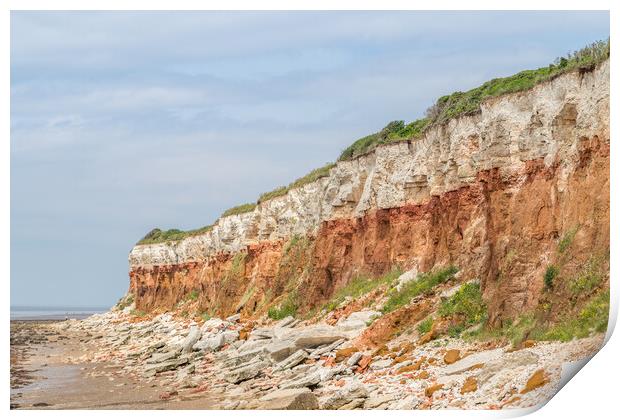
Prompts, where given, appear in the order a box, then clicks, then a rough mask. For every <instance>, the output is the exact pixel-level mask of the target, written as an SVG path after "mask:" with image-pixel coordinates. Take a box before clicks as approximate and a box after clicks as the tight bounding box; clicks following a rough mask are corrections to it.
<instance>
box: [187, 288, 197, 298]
mask: <svg viewBox="0 0 620 420" xmlns="http://www.w3.org/2000/svg"><path fill="white" fill-rule="evenodd" d="M198 296H199V292H198V290H192V291H191V292H189V293H188V294H187V296H185V300H196V299H198Z"/></svg>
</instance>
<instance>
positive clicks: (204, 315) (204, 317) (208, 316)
mask: <svg viewBox="0 0 620 420" xmlns="http://www.w3.org/2000/svg"><path fill="white" fill-rule="evenodd" d="M200 319H202V320H203V321H208V320H210V319H211V314H210V313H209V312H203V313H201V314H200Z"/></svg>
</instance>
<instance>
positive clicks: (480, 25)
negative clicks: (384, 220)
mask: <svg viewBox="0 0 620 420" xmlns="http://www.w3.org/2000/svg"><path fill="white" fill-rule="evenodd" d="M608 36H609V14H608V13H607V12H583V11H580V12H559V11H555V12H60V11H56V12H23V11H20V12H16V11H13V12H11V139H10V141H11V305H15V306H16V305H59V306H60V305H64V306H84V305H87V306H88V305H92V306H111V305H113V304H114V303H115V302H116V301H117V300H118V299H119V298H120V297H121V296H122V295H124V294H125V293H126V291H127V289H128V285H129V279H128V262H127V256H128V253H129V251H130V249H131V248H132V246H133V245H134V244H135V243H136V241H138V240H139V239H140V238H141V237H143V236H144V235H145V234H146V233H147V232H148V231H149V230H150V229H152V228H153V227H160V228H164V229H168V228H180V229H191V228H196V227H200V226H204V225H207V224H211V223H212V222H213V221H214V220H215V219H216V218H217V217H218V216H219V215H220V214H221V213H222V211H223V210H225V209H227V208H229V207H232V206H234V205H237V204H241V203H245V202H250V201H254V200H256V198H257V197H258V196H259V195H260V193H262V192H265V191H270V190H272V189H273V188H274V187H276V186H278V185H283V184H288V183H289V182H291V181H292V180H294V179H296V178H298V177H300V176H302V175H304V174H305V173H307V172H308V171H309V170H311V169H313V168H316V167H318V166H322V165H323V164H325V163H327V162H330V161H334V160H335V159H336V158H337V157H338V155H339V154H340V152H341V151H342V150H343V149H344V148H346V147H347V146H348V145H349V144H351V143H352V142H353V141H354V140H356V139H357V138H359V137H362V136H364V135H367V134H370V133H372V132H376V131H378V130H380V129H381V128H382V127H384V126H385V125H386V124H387V122H389V121H392V120H405V121H411V120H415V119H417V118H419V117H421V116H423V114H424V111H425V110H426V108H428V107H429V106H430V105H431V104H433V103H434V102H435V100H436V99H437V98H438V97H440V96H442V95H445V94H449V93H451V92H453V91H455V90H467V89H470V88H473V87H475V86H477V85H479V84H481V83H483V82H484V81H486V80H489V79H492V78H494V77H501V76H507V75H510V74H513V73H516V72H518V71H520V70H524V69H528V68H537V67H542V66H545V65H547V64H549V63H550V62H552V61H553V60H554V59H555V58H556V57H558V56H561V55H564V54H566V53H567V52H569V51H574V50H576V49H579V48H580V47H582V46H584V45H586V44H588V43H591V42H593V41H595V40H599V39H606V38H607V37H608Z"/></svg>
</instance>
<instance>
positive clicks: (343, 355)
mask: <svg viewBox="0 0 620 420" xmlns="http://www.w3.org/2000/svg"><path fill="white" fill-rule="evenodd" d="M358 351H359V349H358V348H357V347H347V348H346V349H340V350H338V351H337V352H336V362H342V361H343V360H345V359H348V358H349V357H351V356H352V355H353V353H357V352H358Z"/></svg>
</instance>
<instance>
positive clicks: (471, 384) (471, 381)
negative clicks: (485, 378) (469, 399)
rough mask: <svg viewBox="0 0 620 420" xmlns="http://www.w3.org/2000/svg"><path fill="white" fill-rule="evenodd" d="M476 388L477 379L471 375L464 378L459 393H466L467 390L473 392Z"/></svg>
mask: <svg viewBox="0 0 620 420" xmlns="http://www.w3.org/2000/svg"><path fill="white" fill-rule="evenodd" d="M477 389H478V381H477V380H476V378H474V377H473V376H470V377H468V378H467V379H465V382H464V383H463V386H462V387H461V394H466V393H468V392H474V391H476V390H477Z"/></svg>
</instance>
